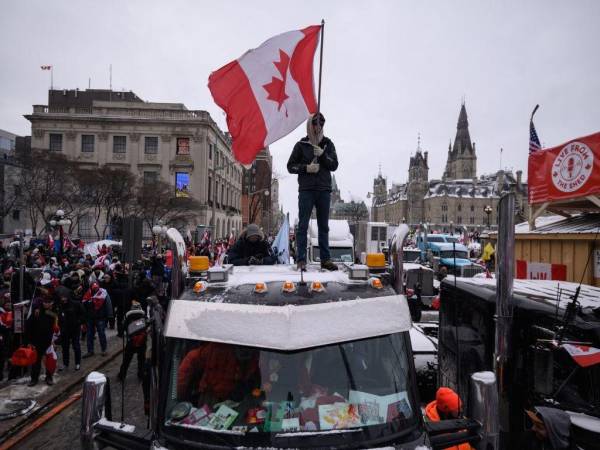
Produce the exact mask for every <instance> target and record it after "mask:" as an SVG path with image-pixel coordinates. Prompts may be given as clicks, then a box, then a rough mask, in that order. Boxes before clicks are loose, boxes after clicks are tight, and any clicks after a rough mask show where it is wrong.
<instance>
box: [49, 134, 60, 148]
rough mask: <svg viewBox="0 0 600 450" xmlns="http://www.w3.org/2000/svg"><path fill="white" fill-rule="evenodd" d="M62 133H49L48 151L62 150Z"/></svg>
mask: <svg viewBox="0 0 600 450" xmlns="http://www.w3.org/2000/svg"><path fill="white" fill-rule="evenodd" d="M62 137H63V135H62V134H56V133H50V151H51V152H62V141H63V139H62Z"/></svg>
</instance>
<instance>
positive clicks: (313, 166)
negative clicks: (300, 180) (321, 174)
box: [306, 163, 320, 173]
mask: <svg viewBox="0 0 600 450" xmlns="http://www.w3.org/2000/svg"><path fill="white" fill-rule="evenodd" d="M319 167H320V164H319V163H310V164H309V165H307V166H306V173H317V172H318V171H319Z"/></svg>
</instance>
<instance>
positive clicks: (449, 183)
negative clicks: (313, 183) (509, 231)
mask: <svg viewBox="0 0 600 450" xmlns="http://www.w3.org/2000/svg"><path fill="white" fill-rule="evenodd" d="M428 156H429V155H428V152H426V151H425V152H424V151H423V150H422V149H421V146H420V144H419V145H417V150H416V152H415V154H414V156H412V157H411V158H410V163H409V168H408V182H407V183H392V185H391V186H390V187H389V189H388V186H387V180H386V178H384V177H383V175H382V174H381V172H380V173H379V174H378V176H377V177H376V178H375V179H374V181H373V203H372V208H371V220H372V221H376V222H388V223H392V224H399V223H407V224H409V225H410V226H413V227H414V226H417V225H419V224H420V223H429V225H430V227H431V228H432V229H434V230H435V229H437V230H439V231H446V232H450V231H452V232H454V231H461V230H464V229H465V228H466V229H467V230H469V231H476V230H482V229H485V228H488V222H489V225H490V227H491V228H494V227H495V226H496V223H497V205H498V201H499V200H500V196H501V195H502V194H503V193H505V192H514V193H515V194H516V198H517V211H515V213H516V214H517V216H518V218H520V219H523V220H524V219H525V218H526V217H527V216H528V203H527V185H526V184H525V183H524V182H523V180H522V171H520V170H518V171H517V172H516V174H513V173H512V172H510V171H503V170H499V171H498V172H497V173H495V174H489V175H481V176H480V177H477V155H476V151H475V143H474V142H471V137H470V134H469V122H468V119H467V111H466V108H465V105H464V104H463V105H461V109H460V113H459V117H458V124H457V127H456V137H455V139H454V144H452V143H450V145H449V147H448V156H447V161H446V169H445V171H444V174H443V176H442V179H429V165H428Z"/></svg>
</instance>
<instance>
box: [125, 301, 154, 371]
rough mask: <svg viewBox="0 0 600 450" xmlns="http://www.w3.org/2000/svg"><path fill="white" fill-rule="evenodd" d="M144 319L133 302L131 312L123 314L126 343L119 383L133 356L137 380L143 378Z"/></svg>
mask: <svg viewBox="0 0 600 450" xmlns="http://www.w3.org/2000/svg"><path fill="white" fill-rule="evenodd" d="M146 325H147V322H146V317H145V313H144V310H143V309H142V305H141V304H140V303H139V302H137V301H133V302H132V303H131V310H130V311H128V312H127V314H125V322H124V328H125V334H126V339H127V343H126V344H125V350H124V351H123V362H122V363H121V368H120V369H119V374H118V379H119V381H123V380H125V377H126V376H127V369H129V364H131V360H132V359H133V355H137V365H138V366H137V376H138V379H139V380H142V379H143V377H144V362H145V361H144V360H145V355H146V334H147V333H146Z"/></svg>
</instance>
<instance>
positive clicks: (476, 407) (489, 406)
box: [468, 372, 500, 450]
mask: <svg viewBox="0 0 600 450" xmlns="http://www.w3.org/2000/svg"><path fill="white" fill-rule="evenodd" d="M468 417H469V418H471V419H473V420H476V421H477V422H479V423H480V424H481V429H480V432H479V435H480V438H481V440H480V441H479V442H478V443H477V444H476V445H475V448H476V449H478V450H497V449H499V448H500V447H499V445H500V442H499V420H498V389H497V385H496V375H494V372H475V373H474V374H472V375H471V386H470V392H469V411H468Z"/></svg>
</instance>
